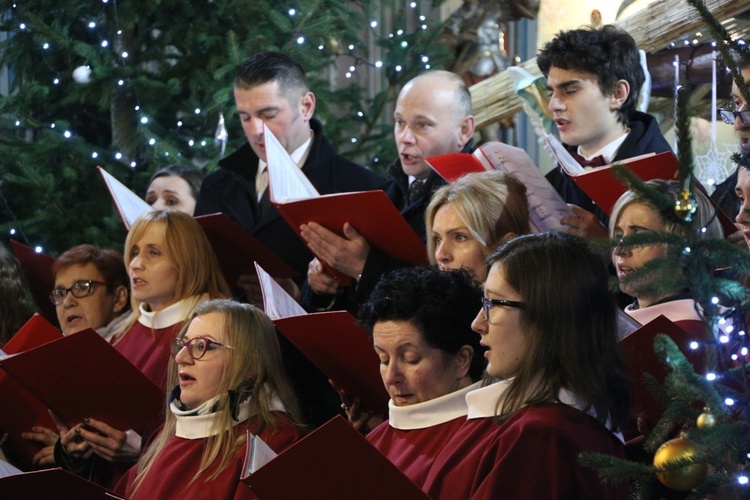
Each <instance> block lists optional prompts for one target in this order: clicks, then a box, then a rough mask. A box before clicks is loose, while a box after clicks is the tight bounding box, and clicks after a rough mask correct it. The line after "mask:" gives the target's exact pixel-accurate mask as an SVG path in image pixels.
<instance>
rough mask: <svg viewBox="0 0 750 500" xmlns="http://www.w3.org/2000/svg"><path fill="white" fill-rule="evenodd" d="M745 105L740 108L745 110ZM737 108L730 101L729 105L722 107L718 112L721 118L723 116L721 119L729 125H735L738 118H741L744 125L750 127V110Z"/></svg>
mask: <svg viewBox="0 0 750 500" xmlns="http://www.w3.org/2000/svg"><path fill="white" fill-rule="evenodd" d="M743 107H744V105H740V108H743ZM735 108H737V105H736V104H735V103H734V102H732V101H729V102H728V103H726V104H724V105H723V106H721V107H720V108H719V109H718V110H717V111H718V112H719V116H721V119H722V120H724V123H727V124H729V125H734V121H735V120H736V119H737V117H738V116H739V117H740V121H741V122H742V123H744V124H745V125H750V109H739V110H738V109H735Z"/></svg>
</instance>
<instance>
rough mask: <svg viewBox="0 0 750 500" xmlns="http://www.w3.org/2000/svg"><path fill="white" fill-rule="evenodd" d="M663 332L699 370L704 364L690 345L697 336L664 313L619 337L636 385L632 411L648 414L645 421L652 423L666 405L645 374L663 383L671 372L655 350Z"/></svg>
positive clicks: (631, 379) (644, 415)
mask: <svg viewBox="0 0 750 500" xmlns="http://www.w3.org/2000/svg"><path fill="white" fill-rule="evenodd" d="M660 333H663V334H665V335H667V336H668V337H670V338H671V339H672V340H673V341H674V342H675V344H677V347H679V349H680V351H682V353H683V354H684V355H685V357H687V358H688V360H689V361H690V362H691V363H692V364H693V367H694V368H696V370H700V368H701V367H702V366H703V360H702V359H701V356H700V354H698V353H695V352H694V351H693V350H692V349H691V348H690V343H691V342H692V341H693V340H695V339H693V338H691V337H690V335H689V334H688V333H687V332H685V330H683V329H682V328H680V327H679V326H677V325H676V324H674V323H673V322H672V321H670V320H668V319H667V318H666V317H665V316H663V315H662V316H659V317H657V318H656V319H654V320H652V321H650V322H648V323H646V324H645V325H643V326H642V327H640V328H639V329H638V330H636V331H634V332H633V333H631V334H630V335H628V336H627V337H625V338H624V339H622V340H621V341H620V349H621V350H622V354H623V357H624V359H625V368H626V370H627V373H628V376H629V378H630V383H631V384H632V385H633V406H632V407H633V413H634V414H635V415H641V416H643V417H645V418H646V422H647V423H648V424H649V425H651V426H653V425H655V424H656V422H658V420H659V418H660V417H661V414H662V413H663V411H664V407H663V406H662V405H661V404H660V403H659V402H658V401H657V400H656V399H655V398H654V396H653V395H652V394H651V391H650V390H649V386H648V384H646V382H645V381H644V377H643V375H644V373H649V374H650V375H653V376H654V377H655V378H656V380H657V381H658V382H659V383H663V382H664V379H665V378H666V376H667V375H668V374H669V370H668V369H667V367H666V366H665V365H664V364H663V363H662V362H661V361H660V360H659V358H658V357H657V355H656V353H655V352H654V338H656V336H657V335H658V334H660Z"/></svg>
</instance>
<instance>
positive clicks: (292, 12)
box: [289, 9, 297, 16]
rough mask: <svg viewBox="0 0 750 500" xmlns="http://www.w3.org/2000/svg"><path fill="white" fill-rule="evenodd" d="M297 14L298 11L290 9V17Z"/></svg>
mask: <svg viewBox="0 0 750 500" xmlns="http://www.w3.org/2000/svg"><path fill="white" fill-rule="evenodd" d="M296 13H297V11H296V10H294V9H289V15H290V16H293V15H294V14H296Z"/></svg>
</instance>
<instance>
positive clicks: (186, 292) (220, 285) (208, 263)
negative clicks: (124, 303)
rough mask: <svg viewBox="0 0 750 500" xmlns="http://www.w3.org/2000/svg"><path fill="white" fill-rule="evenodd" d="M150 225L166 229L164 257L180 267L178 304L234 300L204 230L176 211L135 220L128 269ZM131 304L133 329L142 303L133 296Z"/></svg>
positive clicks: (127, 246) (148, 214)
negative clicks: (204, 296) (192, 299)
mask: <svg viewBox="0 0 750 500" xmlns="http://www.w3.org/2000/svg"><path fill="white" fill-rule="evenodd" d="M151 224H156V225H158V226H160V227H163V228H164V254H165V256H166V257H167V258H168V259H169V260H170V261H171V262H172V263H173V264H174V265H175V266H177V272H178V278H177V285H176V286H175V302H178V301H180V300H182V299H186V298H189V297H192V298H195V301H196V303H197V302H198V301H199V300H200V297H201V296H202V295H204V294H206V295H208V298H210V299H216V298H226V297H230V296H231V291H230V289H229V285H227V282H226V280H224V276H223V275H222V273H221V268H220V267H219V261H218V260H217V258H216V254H214V251H213V248H211V244H210V243H209V242H208V238H206V234H205V233H204V232H203V229H201V227H200V226H199V225H198V223H197V222H195V219H193V218H192V217H191V216H189V215H187V214H185V213H182V212H178V211H175V210H154V211H152V212H146V213H145V214H143V215H141V216H140V217H138V218H137V219H136V220H135V222H134V223H133V225H132V226H131V228H130V231H129V232H128V237H127V238H126V240H125V267H127V268H129V264H130V260H131V259H132V256H131V251H132V249H133V245H134V244H135V242H136V241H138V240H139V239H140V238H141V237H142V236H143V234H144V233H145V232H146V229H147V228H148V227H149V226H150V225H151ZM130 301H131V305H132V307H133V318H132V321H131V323H130V325H131V326H132V325H133V324H134V323H135V322H136V321H137V320H138V316H139V315H140V309H139V306H140V304H141V303H140V302H139V301H138V300H137V299H136V298H135V296H134V295H131V297H130Z"/></svg>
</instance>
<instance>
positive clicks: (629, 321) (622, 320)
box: [617, 310, 642, 340]
mask: <svg viewBox="0 0 750 500" xmlns="http://www.w3.org/2000/svg"><path fill="white" fill-rule="evenodd" d="M641 326H642V325H641V324H640V323H639V322H638V321H636V320H635V319H634V318H632V317H631V316H629V315H628V314H627V313H626V312H624V311H620V310H618V311H617V338H618V340H623V339H624V338H625V337H627V336H629V335H630V334H631V333H633V332H634V331H636V330H637V329H639V328H640V327H641Z"/></svg>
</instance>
